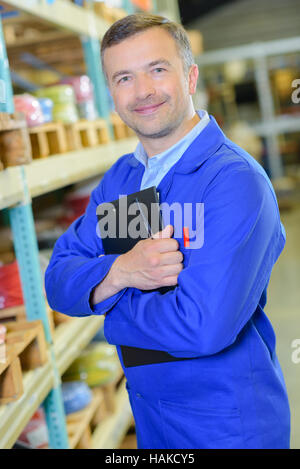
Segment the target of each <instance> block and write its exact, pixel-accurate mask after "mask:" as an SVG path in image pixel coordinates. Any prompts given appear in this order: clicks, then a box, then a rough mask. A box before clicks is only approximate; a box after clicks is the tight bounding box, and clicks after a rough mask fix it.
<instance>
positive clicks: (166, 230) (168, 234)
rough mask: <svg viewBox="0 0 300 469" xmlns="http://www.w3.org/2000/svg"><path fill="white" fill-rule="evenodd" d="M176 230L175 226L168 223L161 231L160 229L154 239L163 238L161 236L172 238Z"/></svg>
mask: <svg viewBox="0 0 300 469" xmlns="http://www.w3.org/2000/svg"><path fill="white" fill-rule="evenodd" d="M173 232H174V228H173V226H172V225H167V226H165V228H164V229H163V230H161V231H158V232H157V233H155V234H154V235H153V238H154V239H161V238H171V236H172V234H173Z"/></svg>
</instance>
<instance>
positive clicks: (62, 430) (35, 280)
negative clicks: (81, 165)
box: [9, 167, 69, 449]
mask: <svg viewBox="0 0 300 469" xmlns="http://www.w3.org/2000/svg"><path fill="white" fill-rule="evenodd" d="M20 171H21V176H22V179H23V187H24V200H23V202H21V203H19V204H18V205H16V206H15V207H12V208H10V209H9V216H10V224H11V229H12V233H13V239H14V247H15V252H16V258H17V261H18V266H19V271H20V277H21V283H22V291H23V297H24V302H25V306H26V316H27V319H28V320H29V321H33V320H36V319H40V320H42V323H43V326H44V331H45V336H46V340H47V342H48V345H49V351H50V357H51V362H52V370H53V373H54V386H53V388H52V389H51V391H50V392H49V394H48V395H47V397H46V399H45V400H44V402H43V406H44V410H45V416H46V421H47V427H48V433H49V445H50V448H55V449H67V448H68V447H69V443H68V435H67V429H66V419H65V413H64V407H63V398H62V391H61V382H60V376H59V373H58V371H57V367H56V363H55V356H54V347H53V343H52V336H51V331H50V326H49V321H48V317H47V311H46V302H45V298H44V295H43V282H42V276H41V269H40V262H39V255H38V244H37V239H36V235H35V229H34V219H33V213H32V205H31V200H30V196H29V191H28V188H27V184H26V180H25V171H24V167H20Z"/></svg>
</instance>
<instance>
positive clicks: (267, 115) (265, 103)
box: [254, 53, 283, 179]
mask: <svg viewBox="0 0 300 469" xmlns="http://www.w3.org/2000/svg"><path fill="white" fill-rule="evenodd" d="M254 72H255V80H256V87H257V93H258V100H259V106H260V110H261V115H262V121H263V123H266V124H268V123H269V122H272V121H273V122H274V120H275V111H274V104H273V96H272V90H271V86H270V78H269V70H268V64H267V57H266V56H265V55H264V54H263V53H262V54H258V55H257V56H256V57H255V58H254ZM266 147H267V162H268V169H269V171H270V177H271V178H272V179H276V178H280V177H281V176H283V165H282V159H281V153H280V147H279V143H278V136H277V131H276V129H274V130H273V131H271V132H270V133H268V135H267V136H266Z"/></svg>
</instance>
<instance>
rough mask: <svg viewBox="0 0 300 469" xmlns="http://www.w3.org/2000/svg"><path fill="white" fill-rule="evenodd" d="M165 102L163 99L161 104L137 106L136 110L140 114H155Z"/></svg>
mask: <svg viewBox="0 0 300 469" xmlns="http://www.w3.org/2000/svg"><path fill="white" fill-rule="evenodd" d="M164 103H165V101H163V102H162V103H159V104H152V105H150V106H141V107H137V108H135V109H134V112H136V113H137V114H140V115H149V114H153V113H154V112H155V111H156V110H157V109H158V108H160V107H161V106H162V105H163V104H164Z"/></svg>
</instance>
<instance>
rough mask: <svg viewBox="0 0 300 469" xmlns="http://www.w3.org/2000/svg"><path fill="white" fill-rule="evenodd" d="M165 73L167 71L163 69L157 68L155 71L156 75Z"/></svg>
mask: <svg viewBox="0 0 300 469" xmlns="http://www.w3.org/2000/svg"><path fill="white" fill-rule="evenodd" d="M164 71H165V69H164V68H162V67H156V68H155V69H154V72H155V73H161V72H164Z"/></svg>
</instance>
